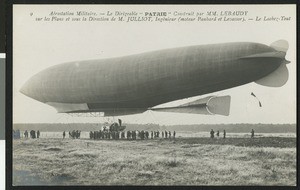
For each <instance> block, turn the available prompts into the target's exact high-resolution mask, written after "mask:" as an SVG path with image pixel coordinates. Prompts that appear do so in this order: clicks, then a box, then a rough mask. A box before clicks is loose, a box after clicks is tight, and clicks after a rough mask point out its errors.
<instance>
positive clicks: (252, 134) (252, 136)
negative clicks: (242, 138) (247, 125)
mask: <svg viewBox="0 0 300 190" xmlns="http://www.w3.org/2000/svg"><path fill="white" fill-rule="evenodd" d="M251 138H254V130H253V129H252V130H251Z"/></svg>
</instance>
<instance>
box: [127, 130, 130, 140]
mask: <svg viewBox="0 0 300 190" xmlns="http://www.w3.org/2000/svg"><path fill="white" fill-rule="evenodd" d="M126 137H127V139H128V140H129V139H130V138H131V132H130V131H127V136H126Z"/></svg>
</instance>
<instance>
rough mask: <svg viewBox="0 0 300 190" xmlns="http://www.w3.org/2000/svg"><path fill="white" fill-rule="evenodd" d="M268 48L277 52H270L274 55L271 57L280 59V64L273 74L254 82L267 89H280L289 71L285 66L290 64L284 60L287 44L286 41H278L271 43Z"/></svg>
mask: <svg viewBox="0 0 300 190" xmlns="http://www.w3.org/2000/svg"><path fill="white" fill-rule="evenodd" d="M270 47H272V48H274V49H275V50H276V51H277V52H271V53H275V54H274V56H273V57H277V58H281V59H282V62H281V64H280V65H279V67H278V68H277V69H276V70H275V71H274V72H272V73H270V74H269V75H267V76H265V77H264V78H261V79H259V80H257V81H255V83H257V84H260V85H263V86H268V87H281V86H283V85H284V84H285V83H286V82H287V81H288V79H289V71H288V69H287V67H286V64H288V63H290V61H287V60H286V59H285V55H286V51H287V50H288V49H289V43H288V42H287V41H286V40H278V41H276V42H273V43H272V44H271V45H270Z"/></svg>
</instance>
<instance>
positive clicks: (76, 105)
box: [20, 40, 289, 116]
mask: <svg viewBox="0 0 300 190" xmlns="http://www.w3.org/2000/svg"><path fill="white" fill-rule="evenodd" d="M288 46H289V45H288V42H287V41H285V40H278V41H276V42H274V43H272V44H271V45H269V46H268V45H264V44H260V43H254V42H232V43H221V44H208V45H194V46H187V47H177V48H170V49H163V50H157V51H151V52H145V53H140V54H135V55H128V56H122V57H114V58H107V59H98V60H85V61H75V62H67V63H61V64H58V65H54V66H52V67H49V68H47V69H45V70H43V71H41V72H39V73H37V74H35V75H34V76H32V77H31V78H30V79H29V80H28V81H27V82H26V83H25V84H24V85H23V86H22V88H21V89H20V92H21V93H23V94H24V95H26V96H28V97H30V98H33V99H35V100H37V101H40V102H42V103H45V104H48V105H49V106H52V107H54V108H55V109H56V110H57V112H58V113H95V112H101V113H104V116H120V115H130V114H137V113H142V112H145V111H147V110H153V111H161V112H178V113H191V114H211V115H214V114H218V115H224V116H228V115H229V114H230V101H231V97H230V95H227V96H219V97H218V96H208V97H205V98H201V99H198V100H196V101H193V102H189V103H185V104H181V105H177V106H172V107H161V106H159V105H161V104H164V103H167V102H172V101H175V100H180V99H184V98H189V97H193V96H200V95H206V94H209V93H214V92H217V91H221V90H225V89H229V88H233V87H237V86H241V85H244V84H247V83H251V82H255V83H257V84H260V85H263V86H269V87H281V86H283V85H284V84H285V83H286V82H287V80H288V69H287V66H286V64H288V63H289V61H287V60H286V59H285V56H286V52H287V50H288Z"/></svg>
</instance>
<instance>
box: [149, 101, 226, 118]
mask: <svg viewBox="0 0 300 190" xmlns="http://www.w3.org/2000/svg"><path fill="white" fill-rule="evenodd" d="M230 100H231V97H230V96H219V97H217V96H209V97H206V98H202V99H199V100H196V101H193V102H190V103H186V104H182V105H179V106H176V107H160V108H150V110H153V111H159V112H175V113H191V114H204V115H215V114H217V115H224V116H228V115H229V112H230Z"/></svg>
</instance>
